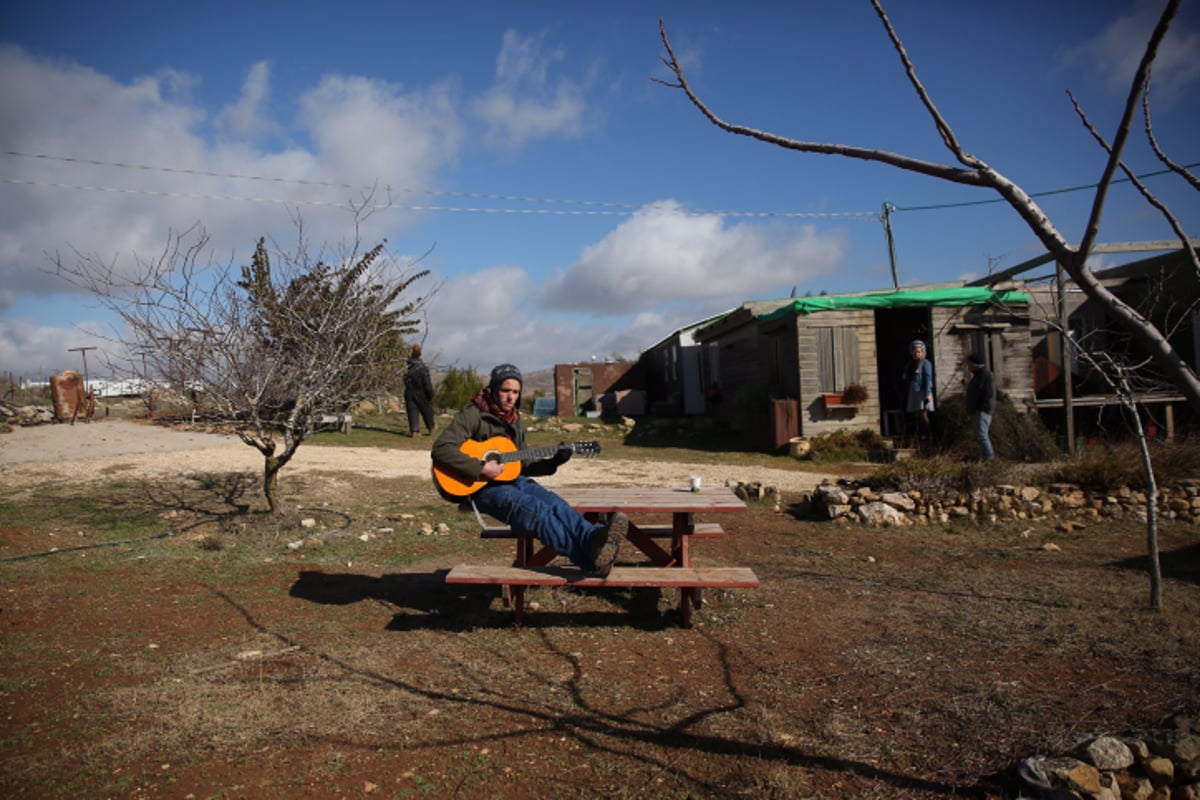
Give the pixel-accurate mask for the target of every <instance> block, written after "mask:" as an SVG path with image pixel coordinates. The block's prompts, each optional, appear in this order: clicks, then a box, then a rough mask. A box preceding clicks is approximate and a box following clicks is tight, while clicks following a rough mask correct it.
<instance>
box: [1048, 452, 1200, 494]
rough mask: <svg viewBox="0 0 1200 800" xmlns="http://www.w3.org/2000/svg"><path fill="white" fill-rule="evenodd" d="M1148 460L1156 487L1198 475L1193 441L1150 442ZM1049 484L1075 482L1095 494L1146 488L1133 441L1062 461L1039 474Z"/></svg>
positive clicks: (1199, 466)
mask: <svg viewBox="0 0 1200 800" xmlns="http://www.w3.org/2000/svg"><path fill="white" fill-rule="evenodd" d="M1150 461H1151V464H1152V465H1153V468H1154V477H1155V480H1156V481H1157V482H1158V483H1159V484H1160V485H1162V484H1165V483H1171V482H1173V481H1176V480H1182V479H1187V478H1194V477H1196V476H1197V475H1200V444H1198V443H1196V442H1178V443H1166V442H1158V441H1152V442H1151V443H1150ZM1043 476H1044V479H1045V480H1046V481H1047V482H1049V483H1075V484H1078V485H1080V486H1083V487H1086V488H1089V489H1094V490H1097V491H1103V492H1107V491H1112V490H1114V489H1118V488H1120V487H1122V486H1128V487H1130V488H1133V489H1145V488H1146V472H1145V469H1144V468H1143V466H1142V453H1141V448H1140V447H1138V445H1137V443H1136V442H1122V443H1119V444H1103V445H1098V446H1093V447H1088V448H1085V449H1084V451H1083V452H1082V453H1080V454H1079V455H1077V456H1075V457H1074V458H1063V459H1061V460H1059V461H1056V462H1055V463H1054V464H1052V465H1050V467H1049V468H1048V469H1047V470H1046V471H1045V472H1044V473H1043Z"/></svg>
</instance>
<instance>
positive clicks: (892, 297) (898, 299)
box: [759, 286, 1029, 320]
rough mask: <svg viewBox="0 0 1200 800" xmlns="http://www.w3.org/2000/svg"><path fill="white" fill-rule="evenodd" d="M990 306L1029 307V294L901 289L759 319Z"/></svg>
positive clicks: (804, 304)
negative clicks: (868, 309)
mask: <svg viewBox="0 0 1200 800" xmlns="http://www.w3.org/2000/svg"><path fill="white" fill-rule="evenodd" d="M987 303H995V304H1001V305H1003V304H1005V303H1022V304H1025V305H1028V304H1029V293H1028V292H1020V291H1016V290H1014V289H1009V290H1005V291H997V290H994V289H989V288H987V287H985V286H958V287H953V288H949V289H911V290H910V289H900V290H897V291H894V292H876V293H874V294H858V295H822V296H820V297H799V298H796V299H795V300H793V301H792V302H791V303H789V304H787V305H785V306H784V307H783V308H779V309H776V310H775V311H772V312H770V313H768V314H763V315H761V316H760V317H759V319H760V320H771V319H778V318H779V317H784V316H787V315H788V314H813V313H815V312H817V311H856V310H860V309H866V308H902V307H904V306H977V305H983V304H987Z"/></svg>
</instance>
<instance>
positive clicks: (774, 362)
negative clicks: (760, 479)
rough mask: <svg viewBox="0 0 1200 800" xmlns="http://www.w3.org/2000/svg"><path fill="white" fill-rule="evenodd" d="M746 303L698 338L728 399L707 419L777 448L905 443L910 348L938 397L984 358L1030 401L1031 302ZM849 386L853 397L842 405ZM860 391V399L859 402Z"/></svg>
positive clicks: (958, 296) (946, 296)
mask: <svg viewBox="0 0 1200 800" xmlns="http://www.w3.org/2000/svg"><path fill="white" fill-rule="evenodd" d="M762 308H763V306H762V304H746V305H745V306H742V307H741V308H739V309H736V310H734V311H732V312H730V313H729V314H726V315H725V316H723V317H722V318H720V319H718V320H717V321H715V322H713V323H712V324H710V325H708V326H706V327H704V328H702V329H700V330H699V331H697V332H696V334H695V338H696V340H697V341H698V342H699V343H700V344H701V345H702V346H712V347H715V349H716V352H717V354H718V362H719V369H720V375H721V385H722V389H723V395H724V401H723V402H722V404H721V407H720V408H719V409H718V410H716V411H715V412H714V413H715V414H717V415H719V416H721V417H722V418H723V419H724V420H725V422H726V423H727V424H729V425H730V426H731V427H733V428H735V429H738V430H744V431H746V432H747V434H748V435H750V436H752V437H754V438H755V439H756V440H757V441H759V442H761V443H762V444H763V445H765V446H766V448H767V449H771V450H778V449H780V448H782V447H784V446H786V444H787V442H788V441H789V440H790V439H791V438H794V437H797V436H806V437H811V436H817V435H820V434H823V433H828V432H831V431H834V430H841V429H873V430H877V431H879V432H880V433H881V434H883V435H885V436H898V435H901V434H902V433H903V431H904V429H905V427H906V424H907V420H906V415H905V414H904V411H903V395H902V388H901V380H900V376H901V373H902V371H903V369H904V365H905V363H906V362H907V361H908V359H909V358H910V356H909V345H910V343H911V342H912V341H913V340H914V339H920V340H922V341H924V342H925V343H926V348H927V352H928V357H929V358H930V359H931V360H932V361H933V365H934V380H935V386H936V389H935V397H936V398H941V397H948V396H950V395H953V394H956V393H961V392H962V391H963V386H964V379H965V371H964V369H963V362H964V360H965V359H966V356H967V355H968V354H969V353H972V352H978V353H980V354H982V355H983V356H984V358H985V359H986V360H987V362H988V364H989V366H990V367H991V368H992V370H993V372H994V373H995V375H996V381H997V388H998V389H1000V390H1001V391H1004V392H1006V393H1007V394H1008V395H1009V396H1010V397H1012V398H1013V399H1014V400H1015V401H1017V402H1018V403H1022V404H1023V403H1024V401H1026V400H1032V398H1033V382H1032V371H1031V369H1030V358H1029V352H1030V350H1029V295H1028V294H1026V293H1025V292H1024V291H1021V289H1020V288H1019V287H1018V286H1016V285H1008V286H1005V287H989V288H984V287H967V286H964V285H963V284H961V283H956V284H941V285H937V286H927V287H918V288H911V289H901V290H896V291H883V292H864V293H857V294H842V295H821V296H818V297H804V298H793V299H789V300H788V301H784V302H782V303H776V304H775V306H774V308H773V309H771V310H767V311H765V312H763V311H761V310H760V309H762ZM850 387H855V388H856V389H857V390H858V391H857V393H858V394H859V395H860V396H859V398H848V397H847V396H846V390H847V388H850ZM863 389H865V398H864V397H861V395H862V394H863V391H862V390H863Z"/></svg>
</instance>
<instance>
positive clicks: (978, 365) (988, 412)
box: [967, 353, 996, 461]
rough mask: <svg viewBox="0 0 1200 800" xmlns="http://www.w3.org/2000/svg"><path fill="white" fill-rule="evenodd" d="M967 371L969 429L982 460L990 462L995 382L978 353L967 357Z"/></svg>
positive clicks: (992, 455)
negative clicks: (976, 443) (973, 434)
mask: <svg viewBox="0 0 1200 800" xmlns="http://www.w3.org/2000/svg"><path fill="white" fill-rule="evenodd" d="M967 370H968V371H969V372H970V373H971V380H970V382H969V383H968V384H967V413H968V414H969V415H970V416H971V429H972V430H974V431H975V437H976V438H977V439H978V440H979V449H980V450H981V451H982V454H981V457H982V459H983V460H984V461H991V460H992V459H993V458H994V457H995V455H996V451H995V450H993V449H992V439H991V435H990V430H991V427H992V414H993V413H995V411H996V382H995V381H994V380H993V379H992V373H991V371H990V370H988V368H987V365H986V364H985V363H984V362H983V356H981V355H979V353H971V355H969V356H967Z"/></svg>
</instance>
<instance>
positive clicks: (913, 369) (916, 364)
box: [903, 339, 933, 447]
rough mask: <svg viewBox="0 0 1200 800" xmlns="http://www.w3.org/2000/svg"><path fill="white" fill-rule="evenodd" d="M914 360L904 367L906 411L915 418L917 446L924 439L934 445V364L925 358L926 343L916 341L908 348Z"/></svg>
mask: <svg viewBox="0 0 1200 800" xmlns="http://www.w3.org/2000/svg"><path fill="white" fill-rule="evenodd" d="M908 351H909V353H910V354H911V355H912V358H911V359H910V360H909V362H908V363H907V364H905V365H904V376H903V377H904V397H905V406H904V407H905V410H906V411H907V412H908V413H909V414H912V415H914V416H915V418H916V422H917V445H918V447H920V442H921V440H922V439H925V440H928V441H929V442H930V443H932V439H933V435H932V427H931V426H930V423H929V412H930V411H933V363H932V362H930V360H929V359H927V358H926V357H925V342H923V341H921V340H920V339H914V340H913V341H912V343H911V344H909V346H908Z"/></svg>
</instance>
